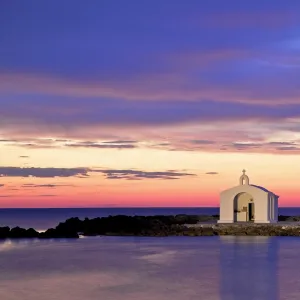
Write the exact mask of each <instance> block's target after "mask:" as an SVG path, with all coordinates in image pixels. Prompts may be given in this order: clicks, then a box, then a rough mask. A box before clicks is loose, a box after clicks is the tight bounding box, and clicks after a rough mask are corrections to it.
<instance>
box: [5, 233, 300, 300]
mask: <svg viewBox="0 0 300 300" xmlns="http://www.w3.org/2000/svg"><path fill="white" fill-rule="evenodd" d="M299 248H300V239H299V238H292V237H291V238H289V237H194V238H193V237H168V238H134V237H122V238H121V237H94V238H82V239H78V240H69V241H66V240H56V241H33V240H30V241H29V240H28V241H19V242H11V241H3V242H0V270H1V272H0V299H1V300H20V299H22V300H41V299H43V300H54V299H55V300H60V299H63V300H69V299H70V300H71V299H72V300H99V299H104V300H110V299H111V300H129V299H130V300H135V299H136V300H150V299H151V300H152V299H153V300H168V299H170V300H171V299H172V300H182V299H200V300H201V299H203V300H260V299H266V300H284V299H288V300H294V299H295V300H296V299H297V300H299V299H300V271H299V270H300V268H299V266H300V256H299V251H298V249H299Z"/></svg>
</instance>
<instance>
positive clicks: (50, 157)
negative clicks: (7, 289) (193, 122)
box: [0, 145, 300, 207]
mask: <svg viewBox="0 0 300 300" xmlns="http://www.w3.org/2000/svg"><path fill="white" fill-rule="evenodd" d="M0 149H1V161H0V163H1V166H11V167H17V168H20V167H21V168H31V167H34V168H90V169H100V170H102V169H104V170H138V171H143V172H161V171H167V170H171V171H172V170H176V172H182V173H190V174H195V176H182V177H179V179H161V178H143V179H141V180H127V179H118V178H114V179H107V178H106V175H105V174H103V173H101V172H99V173H97V172H95V173H94V172H91V173H89V175H90V176H89V177H87V178H76V177H55V178H37V177H27V178H24V177H23V178H22V177H1V178H0V184H3V186H2V187H1V197H0V205H1V207H72V206H80V207H84V206H90V207H91V206H218V200H219V192H220V191H221V190H223V189H226V188H228V187H231V186H234V185H236V184H237V183H238V182H237V181H238V178H239V175H240V173H241V170H242V169H243V168H246V169H247V173H248V174H249V176H250V178H251V182H252V183H254V184H258V185H263V186H265V187H267V188H268V189H270V190H272V191H274V192H276V193H277V194H279V195H280V205H281V206H295V205H297V200H298V198H297V193H298V191H299V188H298V183H297V176H298V172H297V168H295V165H297V164H298V162H299V163H300V157H299V156H297V155H277V154H261V153H219V152H211V153H210V152H200V151H168V150H162V149H151V148H135V149H121V150H120V149H93V148H80V149H77V148H76V149H73V148H71V149H65V148H55V149H51V148H49V149H47V148H46V149H45V148H42V149H26V148H25V149H24V148H23V147H19V146H7V145H2V146H1V148H0ZM27 155H28V156H29V157H27V158H26V157H25V158H21V157H20V156H27ZM3 157H5V161H4V160H3ZM276 170H280V172H276ZM215 173H216V174H215Z"/></svg>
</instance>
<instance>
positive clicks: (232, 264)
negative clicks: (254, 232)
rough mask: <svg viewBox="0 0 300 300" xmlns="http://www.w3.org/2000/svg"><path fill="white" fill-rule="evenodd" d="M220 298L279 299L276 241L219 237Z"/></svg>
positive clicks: (270, 238) (261, 238)
mask: <svg viewBox="0 0 300 300" xmlns="http://www.w3.org/2000/svg"><path fill="white" fill-rule="evenodd" d="M220 246H221V247H220V299H221V300H254V299H255V300H259V299H270V300H278V299H279V295H278V294H279V289H278V248H279V245H278V239H277V238H272V237H221V245H220Z"/></svg>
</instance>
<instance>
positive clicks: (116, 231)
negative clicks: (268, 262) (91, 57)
mask: <svg viewBox="0 0 300 300" xmlns="http://www.w3.org/2000/svg"><path fill="white" fill-rule="evenodd" d="M218 217H219V216H218V215H214V216H203V215H202V216H198V215H176V216H147V217H145V216H122V215H117V216H109V217H102V218H94V219H88V218H85V219H84V220H80V219H79V218H70V219H68V220H66V221H65V222H62V223H59V224H58V225H57V226H56V227H55V228H50V229H48V230H46V231H45V232H37V231H36V230H35V229H33V228H29V229H24V228H20V227H15V228H9V227H0V239H7V238H9V239H20V238H38V239H49V238H51V239H53V238H79V236H80V235H83V236H152V237H156V236H157V237H164V236H215V235H233V236H300V216H292V217H291V216H279V221H280V222H279V223H277V224H254V223H245V224H217V223H216V221H217V220H218ZM298 222H299V223H298Z"/></svg>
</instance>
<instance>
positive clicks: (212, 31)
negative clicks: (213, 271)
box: [0, 0, 300, 208]
mask: <svg viewBox="0 0 300 300" xmlns="http://www.w3.org/2000/svg"><path fill="white" fill-rule="evenodd" d="M244 168H245V169H246V170H247V174H248V175H249V177H250V183H253V184H257V185H262V186H264V187H266V188H267V189H269V190H271V191H273V192H274V193H276V194H278V195H280V203H279V204H280V206H299V204H300V183H299V181H300V1H299V0H289V1H286V0H272V1H270V0H252V1H242V0H226V1H224V0H210V1H201V0H188V1H184V0H127V1H123V0H90V1H79V0H51V1H41V0H31V1H24V0H2V1H1V4H0V208H6V207H103V206H105V207H112V206H114V207H115V206H117V207H118V206H119V207H127V206H218V204H219V192H220V191H221V190H223V189H226V188H229V187H232V186H234V185H237V184H238V181H239V176H240V175H241V174H242V169H244Z"/></svg>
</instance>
